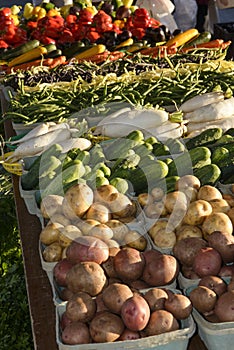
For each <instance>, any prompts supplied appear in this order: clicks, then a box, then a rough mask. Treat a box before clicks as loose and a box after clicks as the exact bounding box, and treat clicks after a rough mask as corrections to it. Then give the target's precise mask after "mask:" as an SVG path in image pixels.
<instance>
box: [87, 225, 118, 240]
mask: <svg viewBox="0 0 234 350" xmlns="http://www.w3.org/2000/svg"><path fill="white" fill-rule="evenodd" d="M89 235H90V236H92V237H96V238H99V239H102V240H103V241H108V240H110V239H111V238H112V237H113V231H112V229H111V228H110V227H109V226H107V225H106V224H98V225H95V226H94V227H93V228H92V229H91V230H90V231H89Z"/></svg>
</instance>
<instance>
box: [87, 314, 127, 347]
mask: <svg viewBox="0 0 234 350" xmlns="http://www.w3.org/2000/svg"><path fill="white" fill-rule="evenodd" d="M89 328H90V334H91V337H92V339H93V341H94V342H96V343H106V342H114V341H116V340H117V339H118V338H119V337H120V336H121V334H122V333H123V331H124V328H125V327H124V323H123V321H122V319H121V317H120V316H118V315H115V314H113V313H112V312H109V311H102V312H100V313H98V314H96V316H95V317H94V318H93V319H92V321H91V322H90V327H89Z"/></svg>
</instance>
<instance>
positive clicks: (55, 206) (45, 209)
mask: <svg viewBox="0 0 234 350" xmlns="http://www.w3.org/2000/svg"><path fill="white" fill-rule="evenodd" d="M62 202H63V197H62V196H58V195H55V194H50V195H48V196H46V197H44V198H42V201H41V205H40V211H41V215H42V216H43V218H45V219H50V218H51V216H52V215H54V214H55V213H61V212H62Z"/></svg>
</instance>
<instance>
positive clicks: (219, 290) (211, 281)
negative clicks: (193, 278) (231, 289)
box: [198, 275, 227, 296]
mask: <svg viewBox="0 0 234 350" xmlns="http://www.w3.org/2000/svg"><path fill="white" fill-rule="evenodd" d="M198 285H199V286H205V287H207V288H210V289H211V290H213V291H214V292H215V293H216V294H217V295H218V296H220V295H221V294H223V293H225V292H226V291H227V284H226V283H225V282H224V280H223V279H222V278H220V277H218V276H212V275H208V276H204V277H202V278H201V279H200V281H199V283H198Z"/></svg>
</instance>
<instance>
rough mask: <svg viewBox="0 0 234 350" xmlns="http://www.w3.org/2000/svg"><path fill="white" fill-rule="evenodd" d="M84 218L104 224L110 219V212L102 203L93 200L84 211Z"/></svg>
mask: <svg viewBox="0 0 234 350" xmlns="http://www.w3.org/2000/svg"><path fill="white" fill-rule="evenodd" d="M86 219H93V220H97V221H99V222H100V223H102V224H104V223H106V222H107V221H108V220H110V219H111V213H110V211H109V209H108V208H107V207H106V206H105V205H104V204H101V203H98V202H94V203H92V204H91V206H90V207H89V209H88V211H87V212H86Z"/></svg>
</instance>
